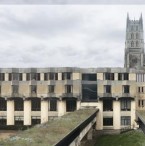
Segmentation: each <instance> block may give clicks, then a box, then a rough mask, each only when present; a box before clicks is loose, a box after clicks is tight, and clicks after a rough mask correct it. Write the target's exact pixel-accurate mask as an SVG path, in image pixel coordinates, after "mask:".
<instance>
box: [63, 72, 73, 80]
mask: <svg viewBox="0 0 145 146" xmlns="http://www.w3.org/2000/svg"><path fill="white" fill-rule="evenodd" d="M71 78H72V73H71V72H64V73H62V80H71Z"/></svg>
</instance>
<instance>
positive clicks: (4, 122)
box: [0, 116, 7, 126]
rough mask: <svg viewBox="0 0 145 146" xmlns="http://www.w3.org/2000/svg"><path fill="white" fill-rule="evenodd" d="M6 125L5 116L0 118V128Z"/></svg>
mask: <svg viewBox="0 0 145 146" xmlns="http://www.w3.org/2000/svg"><path fill="white" fill-rule="evenodd" d="M5 125H7V120H6V116H0V126H5Z"/></svg>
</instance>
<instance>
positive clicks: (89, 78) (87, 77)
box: [82, 74, 97, 81]
mask: <svg viewBox="0 0 145 146" xmlns="http://www.w3.org/2000/svg"><path fill="white" fill-rule="evenodd" d="M82 80H85V81H96V80H97V75H96V74H82Z"/></svg>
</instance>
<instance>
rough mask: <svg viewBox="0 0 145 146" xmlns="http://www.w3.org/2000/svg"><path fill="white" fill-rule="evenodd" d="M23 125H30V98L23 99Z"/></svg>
mask: <svg viewBox="0 0 145 146" xmlns="http://www.w3.org/2000/svg"><path fill="white" fill-rule="evenodd" d="M24 125H31V100H24Z"/></svg>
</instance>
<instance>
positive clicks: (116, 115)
mask: <svg viewBox="0 0 145 146" xmlns="http://www.w3.org/2000/svg"><path fill="white" fill-rule="evenodd" d="M113 126H114V129H120V101H119V100H115V101H113Z"/></svg>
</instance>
